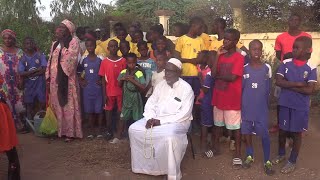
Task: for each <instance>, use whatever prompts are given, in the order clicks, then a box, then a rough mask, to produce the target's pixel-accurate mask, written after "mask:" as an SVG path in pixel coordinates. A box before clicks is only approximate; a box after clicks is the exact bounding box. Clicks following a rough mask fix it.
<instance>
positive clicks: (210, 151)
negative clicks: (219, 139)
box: [204, 149, 214, 159]
mask: <svg viewBox="0 0 320 180" xmlns="http://www.w3.org/2000/svg"><path fill="white" fill-rule="evenodd" d="M204 154H205V155H206V157H207V158H209V159H210V158H213V156H214V154H213V151H212V150H211V149H209V150H208V151H206V152H204Z"/></svg>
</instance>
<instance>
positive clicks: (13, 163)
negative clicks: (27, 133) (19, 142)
mask: <svg viewBox="0 0 320 180" xmlns="http://www.w3.org/2000/svg"><path fill="white" fill-rule="evenodd" d="M6 154H7V157H8V161H9V165H8V180H20V162H19V157H18V152H17V149H16V148H15V147H14V148H12V149H11V150H9V151H6Z"/></svg>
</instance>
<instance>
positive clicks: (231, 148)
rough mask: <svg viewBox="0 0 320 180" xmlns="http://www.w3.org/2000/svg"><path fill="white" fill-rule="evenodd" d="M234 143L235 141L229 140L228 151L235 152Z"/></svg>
mask: <svg viewBox="0 0 320 180" xmlns="http://www.w3.org/2000/svg"><path fill="white" fill-rule="evenodd" d="M235 143H236V141H235V140H231V141H230V147H229V148H230V150H231V151H234V150H236V146H235Z"/></svg>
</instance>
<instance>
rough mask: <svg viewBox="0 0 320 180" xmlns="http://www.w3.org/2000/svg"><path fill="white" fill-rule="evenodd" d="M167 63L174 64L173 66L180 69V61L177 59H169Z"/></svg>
mask: <svg viewBox="0 0 320 180" xmlns="http://www.w3.org/2000/svg"><path fill="white" fill-rule="evenodd" d="M168 62H169V63H172V64H174V65H175V66H177V67H178V68H179V69H182V63H181V61H180V60H179V59H177V58H171V59H169V61H168Z"/></svg>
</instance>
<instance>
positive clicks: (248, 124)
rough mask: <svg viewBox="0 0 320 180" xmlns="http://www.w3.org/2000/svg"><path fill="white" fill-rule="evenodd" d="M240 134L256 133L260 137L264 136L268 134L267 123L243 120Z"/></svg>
mask: <svg viewBox="0 0 320 180" xmlns="http://www.w3.org/2000/svg"><path fill="white" fill-rule="evenodd" d="M241 134H246V135H252V134H256V135H258V136H260V137H266V136H269V132H268V125H267V123H266V122H259V121H257V122H255V121H247V120H243V121H242V122H241Z"/></svg>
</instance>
